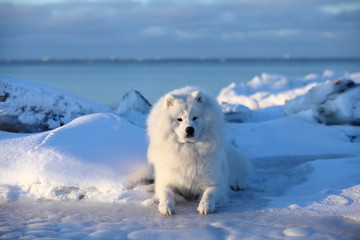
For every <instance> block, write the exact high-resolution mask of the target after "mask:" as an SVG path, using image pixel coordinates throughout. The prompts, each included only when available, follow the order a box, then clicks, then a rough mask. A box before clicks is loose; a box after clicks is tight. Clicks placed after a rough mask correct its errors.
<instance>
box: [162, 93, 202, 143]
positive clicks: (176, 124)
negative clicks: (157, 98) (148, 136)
mask: <svg viewBox="0 0 360 240" xmlns="http://www.w3.org/2000/svg"><path fill="white" fill-rule="evenodd" d="M205 109H206V99H205V96H204V95H203V94H202V93H201V92H200V91H197V90H196V91H193V92H191V93H190V94H185V95H176V94H168V95H167V96H166V97H165V98H164V107H163V110H164V111H167V112H168V116H169V119H168V120H169V121H170V123H171V125H172V127H173V131H174V133H175V134H176V137H177V140H178V142H180V143H194V142H196V140H197V139H198V138H199V136H200V135H201V133H202V131H203V126H204V123H205V121H206V119H205V116H204V110H205Z"/></svg>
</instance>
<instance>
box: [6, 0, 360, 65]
mask: <svg viewBox="0 0 360 240" xmlns="http://www.w3.org/2000/svg"><path fill="white" fill-rule="evenodd" d="M284 54H290V55H291V56H294V57H360V1H359V0H355V1H354V0H342V1H340V0H338V1H335V0H315V1H314V0H192V1H190V0H167V1H164V0H118V1H115V0H53V1H51V0H37V1H34V0H33V1H31V0H0V58H1V59H4V58H10V59H11V58H41V57H44V56H47V57H49V58H89V57H94V58H99V57H101V58H109V57H110V56H117V57H122V58H138V57H143V58H152V57H155V56H160V57H165V58H169V57H175V58H183V57H282V56H284Z"/></svg>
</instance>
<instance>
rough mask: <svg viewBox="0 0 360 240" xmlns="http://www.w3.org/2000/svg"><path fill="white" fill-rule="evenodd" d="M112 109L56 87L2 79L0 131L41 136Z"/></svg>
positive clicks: (0, 87) (6, 78)
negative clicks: (43, 132)
mask: <svg viewBox="0 0 360 240" xmlns="http://www.w3.org/2000/svg"><path fill="white" fill-rule="evenodd" d="M110 111H111V109H110V108H109V107H106V106H103V105H101V104H97V103H93V102H90V101H88V100H86V99H83V98H81V97H78V96H75V95H73V94H70V93H67V92H65V91H61V90H58V89H55V88H53V87H50V86H47V85H44V84H38V83H36V84H35V83H31V82H27V81H22V80H16V79H12V78H8V77H3V76H0V130H10V131H15V132H18V131H21V132H40V131H44V130H48V129H54V128H57V127H59V126H62V125H64V124H67V123H69V122H70V121H71V120H73V119H75V118H77V117H80V116H82V115H86V114H91V113H96V112H110Z"/></svg>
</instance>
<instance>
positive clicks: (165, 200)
mask: <svg viewBox="0 0 360 240" xmlns="http://www.w3.org/2000/svg"><path fill="white" fill-rule="evenodd" d="M157 190H159V191H158V197H159V211H160V212H161V213H162V214H164V215H166V216H171V215H173V214H174V213H175V210H174V193H173V191H171V189H170V188H168V187H164V188H163V189H157Z"/></svg>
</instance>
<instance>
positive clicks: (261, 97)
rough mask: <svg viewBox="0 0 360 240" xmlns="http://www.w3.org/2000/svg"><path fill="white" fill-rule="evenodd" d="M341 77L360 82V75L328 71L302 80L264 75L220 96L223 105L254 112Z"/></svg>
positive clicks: (224, 91)
mask: <svg viewBox="0 0 360 240" xmlns="http://www.w3.org/2000/svg"><path fill="white" fill-rule="evenodd" d="M337 78H345V79H353V80H356V81H360V79H359V74H358V73H352V74H351V73H347V72H343V73H342V72H333V71H330V70H326V71H324V73H323V75H322V76H318V75H316V74H308V75H306V76H304V77H302V78H300V77H296V78H295V77H287V76H282V75H278V74H268V73H263V74H261V75H260V76H255V77H254V78H253V79H252V80H251V81H249V82H247V83H241V84H238V85H237V84H235V83H231V84H230V85H229V86H227V87H225V88H223V89H222V90H221V92H220V94H219V96H218V102H219V103H220V104H222V103H227V104H242V105H244V106H246V107H248V108H250V109H258V108H265V107H271V106H277V105H284V104H285V102H286V101H288V100H291V99H293V98H295V97H297V96H301V95H303V94H305V93H306V92H308V91H309V90H310V89H311V88H313V87H315V86H316V85H317V84H319V83H322V82H325V81H328V80H335V79H337Z"/></svg>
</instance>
